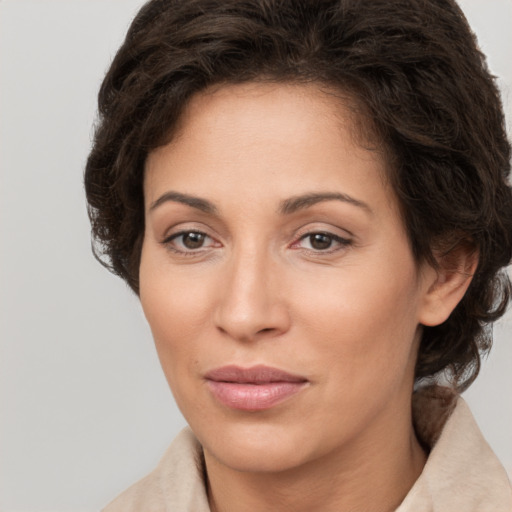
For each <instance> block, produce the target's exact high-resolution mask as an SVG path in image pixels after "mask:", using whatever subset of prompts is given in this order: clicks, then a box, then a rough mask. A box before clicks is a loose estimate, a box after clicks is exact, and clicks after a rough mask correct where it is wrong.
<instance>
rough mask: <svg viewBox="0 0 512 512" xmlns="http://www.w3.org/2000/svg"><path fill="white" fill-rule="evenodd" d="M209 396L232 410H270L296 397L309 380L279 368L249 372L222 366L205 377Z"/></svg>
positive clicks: (259, 366)
mask: <svg viewBox="0 0 512 512" xmlns="http://www.w3.org/2000/svg"><path fill="white" fill-rule="evenodd" d="M205 379H206V383H207V385H208V388H209V390H210V392H211V393H212V395H213V396H214V397H215V398H216V399H217V400H218V401H219V402H220V403H222V404H223V405H225V406H227V407H230V408H232V409H239V410H245V411H261V410H265V409H270V408H271V407H274V406H276V405H278V404H280V403H282V402H284V401H285V400H287V399H289V398H291V397H292V396H294V395H296V394H297V393H299V392H300V391H301V390H302V389H304V387H305V386H306V385H307V383H308V380H307V379H306V378H305V377H302V376H300V375H293V374H291V373H288V372H285V371H283V370H280V369H278V368H272V367H270V366H264V365H257V366H252V367H250V368H241V367H239V366H234V365H230V366H223V367H221V368H216V369H214V370H211V371H209V372H208V373H207V374H206V375H205Z"/></svg>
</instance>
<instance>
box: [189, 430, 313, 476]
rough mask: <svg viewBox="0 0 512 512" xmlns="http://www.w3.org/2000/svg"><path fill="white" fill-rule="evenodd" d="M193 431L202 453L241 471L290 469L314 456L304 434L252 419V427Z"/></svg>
mask: <svg viewBox="0 0 512 512" xmlns="http://www.w3.org/2000/svg"><path fill="white" fill-rule="evenodd" d="M193 430H194V429H193ZM194 432H195V433H196V435H197V437H198V438H199V441H200V442H201V444H202V445H203V448H204V450H205V453H207V454H209V455H210V456H211V457H213V458H214V459H216V460H217V461H218V462H219V463H221V464H222V465H224V466H227V467H229V468H231V469H234V470H237V471H242V472H254V473H274V472H281V471H286V470H290V469H293V468H296V467H298V466H300V465H302V464H304V463H305V462H306V461H307V460H309V459H310V458H311V457H312V456H313V455H314V454H313V453H310V452H314V451H316V450H310V449H308V444H307V443H306V442H305V439H306V435H300V433H297V432H293V429H290V428H284V427H283V426H276V425H269V424H265V423H263V422H260V421H254V420H253V422H252V424H233V425H230V426H225V425H222V426H220V425H219V427H218V428H217V429H216V430H215V432H211V431H210V432H208V431H206V432H200V431H196V430H194ZM309 448H313V447H309ZM308 455H309V456H308Z"/></svg>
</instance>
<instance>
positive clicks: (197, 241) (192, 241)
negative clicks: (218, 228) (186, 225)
mask: <svg viewBox="0 0 512 512" xmlns="http://www.w3.org/2000/svg"><path fill="white" fill-rule="evenodd" d="M181 236H182V243H183V246H184V247H186V248H187V249H199V248H201V247H202V246H203V244H204V241H205V238H206V236H205V234H204V233H198V232H195V231H190V232H189V233H183V234H182V235H181Z"/></svg>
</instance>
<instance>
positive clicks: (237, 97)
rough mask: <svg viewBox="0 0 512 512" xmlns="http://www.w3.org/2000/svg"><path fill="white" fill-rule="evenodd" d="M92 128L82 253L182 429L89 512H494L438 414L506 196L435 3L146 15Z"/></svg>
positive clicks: (491, 463)
mask: <svg viewBox="0 0 512 512" xmlns="http://www.w3.org/2000/svg"><path fill="white" fill-rule="evenodd" d="M99 109H100V122H99V125H98V128H97V132H96V138H95V142H94V147H93V149H92V151H91V154H90V157H89V160H88V163H87V168H86V175H85V183H86V191H87V198H88V202H89V209H90V210H89V211H90V216H91V221H92V225H93V234H94V236H95V239H96V241H97V254H98V257H99V258H100V260H101V261H102V262H103V263H104V264H105V265H106V266H108V267H109V268H110V269H111V270H112V271H114V272H115V273H117V274H118V275H120V276H121V277H122V278H123V279H125V280H126V282H127V283H128V284H129V285H130V286H131V288H132V289H133V290H134V291H135V292H136V293H137V294H138V295H139V296H140V300H141V304H142V307H143V309H144V312H145V315H146V317H147V319H148V322H149V325H150V327H151V329H152V332H153V336H154V339H155V343H156V347H157V351H158V354H159V357H160V361H161V364H162V368H163V370H164V373H165V375H166V377H167V380H168V382H169V385H170V387H171V390H172V392H173V394H174V397H175V399H176V401H177V403H178V406H179V407H180V409H181V411H182V413H183V415H184V417H185V418H186V420H187V422H188V423H189V425H190V429H187V430H185V431H184V432H182V434H180V436H179V437H178V438H177V439H176V440H175V442H174V443H173V445H172V446H171V447H170V449H169V451H168V452H167V453H166V455H165V456H164V458H163V459H162V461H161V463H160V464H159V466H158V467H157V469H156V470H155V471H154V472H153V473H152V474H150V475H149V476H148V477H146V478H145V479H143V480H142V481H140V482H139V483H137V484H135V485H134V486H133V487H131V488H130V489H129V490H127V491H126V492H125V493H123V494H122V495H121V496H120V497H118V498H117V499H116V500H115V501H114V502H112V504H111V505H109V506H108V507H107V508H106V509H105V510H107V511H108V512H114V511H117V510H119V511H121V510H122V511H129V510H134V511H135V510H145V511H146V510H152V511H157V510H162V511H163V510H180V511H181V510H193V511H196V512H203V511H208V510H211V511H217V512H224V511H231V510H237V511H247V512H249V511H260V510H294V511H300V510H308V511H309V510H322V511H331V510H336V511H342V510H351V511H352V510H365V511H389V510H399V511H400V512H404V511H420V510H443V511H445V510H446V511H459V510H460V511H462V510H464V511H465V512H466V511H477V510H478V511H481V510H486V511H487V510H495V511H506V510H512V493H511V488H510V483H509V482H508V479H507V477H506V474H505V471H504V470H503V468H502V467H501V465H500V463H499V461H498V460H497V459H496V457H495V455H494V454H493V453H492V452H491V450H490V448H489V447H488V446H487V444H486V443H485V441H484V440H483V438H482V437H481V434H480V433H479V431H478V428H477V427H476V425H475V423H474V420H473V419H472V417H471V413H470V412H469V410H468V408H467V406H466V405H465V403H464V402H463V400H462V399H461V398H459V397H458V395H457V392H460V391H461V390H463V389H465V388H466V387H467V386H469V385H470V384H471V382H472V381H473V380H474V378H475V377H476V375H477V373H478V369H479V364H480V355H479V354H480V353H481V352H485V351H486V350H488V349H489V347H490V343H491V339H490V331H489V328H488V325H489V323H490V322H492V321H493V320H495V319H496V318H498V317H499V316H501V315H502V314H503V312H504V310H505V307H506V305H507V302H508V298H509V293H510V283H509V281H508V278H507V277H506V274H504V273H503V272H502V269H503V267H504V266H506V265H507V264H508V263H509V262H510V259H511V255H512V237H511V233H512V195H511V191H510V188H509V187H508V185H507V183H506V178H507V176H508V173H509V170H510V163H509V162H510V145H509V143H508V141H507V139H506V135H505V129H504V121H503V114H502V111H501V104H500V100H499V96H498V93H497V90H496V87H495V84H494V82H493V80H492V77H491V76H490V75H489V72H488V70H487V68H486V65H485V61H484V60H483V57H482V55H481V53H480V52H479V51H478V49H477V47H476V44H475V41H474V39H473V36H472V34H471V32H470V30H469V28H468V26H467V23H466V21H465V19H464V17H463V15H462V13H461V12H460V10H459V9H458V7H457V6H456V5H455V4H454V3H453V2H451V1H445V0H431V1H429V2H416V1H412V0H407V1H405V0H403V1H402V0H398V1H396V2H387V1H386V2H385V1H372V2H359V1H357V2H356V1H352V0H336V1H334V0H326V1H321V2H319V1H316V0H315V1H306V0H282V1H277V0H275V1H274V0H268V1H263V0H260V1H256V0H251V1H249V0H247V1H234V0H233V1H225V0H223V1H220V0H215V1H214V0H197V1H190V0H186V1H185V0H181V1H178V0H175V1H171V2H169V1H166V2H163V1H157V0H153V1H151V2H149V3H148V4H146V5H145V6H144V7H143V8H142V10H141V11H140V12H139V14H138V15H137V17H136V18H135V20H134V22H133V24H132V26H131V27H130V30H129V32H128V35H127V37H126V40H125V42H124V44H123V46H122V47H121V49H120V50H119V52H118V54H117V56H116V58H115V59H114V62H113V64H112V66H111V68H110V70H109V71H108V73H107V76H106V78H105V81H104V83H103V85H102V88H101V91H100V96H99ZM441 374H442V375H444V377H445V379H448V381H449V384H450V386H449V387H439V386H427V385H426V383H428V382H429V381H435V377H438V376H439V375H441ZM415 387H417V388H418V391H417V392H416V393H414V394H413V389H414V388H415Z"/></svg>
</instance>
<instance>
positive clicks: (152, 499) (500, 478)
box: [104, 387, 512, 512]
mask: <svg viewBox="0 0 512 512" xmlns="http://www.w3.org/2000/svg"><path fill="white" fill-rule="evenodd" d="M413 417H414V422H415V427H416V432H417V435H418V437H419V438H420V439H421V440H422V441H423V442H424V443H425V444H426V445H427V446H429V447H430V448H431V451H430V455H429V457H428V460H427V463H426V465H425V467H424V469H423V472H422V473H421V475H420V477H419V478H418V480H417V481H416V483H415V484H414V486H413V487H412V489H411V490H410V491H409V493H408V494H407V496H406V497H405V499H404V501H403V502H402V504H401V505H400V506H399V507H398V509H397V510H396V512H512V487H511V485H510V482H509V480H508V477H507V474H506V472H505V469H504V468H503V466H502V465H501V464H500V462H499V461H498V459H497V457H496V455H495V454H494V453H493V451H492V450H491V448H490V447H489V445H488V444H487V442H486V441H485V439H484V438H483V436H482V434H481V433H480V430H479V429H478V426H477V425H476V423H475V420H474V418H473V416H472V414H471V412H470V410H469V408H468V406H467V405H466V403H465V402H464V400H463V399H462V398H461V397H460V396H457V395H456V394H455V393H454V392H453V391H451V390H450V389H448V388H441V387H429V388H425V389H423V390H421V391H420V392H417V393H415V394H414V395H413ZM202 459H203V458H202V450H201V445H200V444H199V443H198V441H197V439H196V438H195V436H194V434H193V433H192V431H191V430H190V429H189V428H185V429H184V430H182V432H181V433H180V434H179V435H178V436H177V437H176V439H175V440H174V442H173V443H172V444H171V446H170V447H169V449H168V450H167V452H166V453H165V455H164V456H163V458H162V460H161V461H160V463H159V464H158V466H157V467H156V469H155V470H154V471H153V472H152V473H150V474H149V475H148V476H146V477H145V478H143V479H142V480H140V481H139V482H137V483H136V484H134V485H132V486H131V487H130V488H128V489H127V490H126V491H125V492H123V493H122V494H121V495H120V496H118V497H117V498H116V499H115V500H114V501H113V502H112V503H110V504H109V505H108V506H107V507H106V508H105V509H104V512H209V511H210V508H209V506H208V499H207V496H206V490H205V485H204V474H203V473H204V472H203V463H202Z"/></svg>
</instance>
